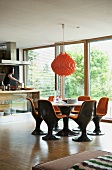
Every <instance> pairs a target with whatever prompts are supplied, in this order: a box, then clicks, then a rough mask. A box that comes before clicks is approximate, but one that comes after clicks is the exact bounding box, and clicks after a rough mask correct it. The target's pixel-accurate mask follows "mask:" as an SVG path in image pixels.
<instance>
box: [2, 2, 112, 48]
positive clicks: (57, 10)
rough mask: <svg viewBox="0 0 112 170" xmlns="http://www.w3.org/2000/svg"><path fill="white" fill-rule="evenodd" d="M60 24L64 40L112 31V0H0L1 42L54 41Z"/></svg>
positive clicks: (33, 43)
mask: <svg viewBox="0 0 112 170" xmlns="http://www.w3.org/2000/svg"><path fill="white" fill-rule="evenodd" d="M62 24H64V25H65V28H64V41H74V40H82V39H87V38H96V37H102V36H109V35H112V0H0V43H3V42H16V45H17V48H28V47H35V46H43V45H49V44H54V43H55V42H60V41H63V30H62ZM77 27H80V28H77Z"/></svg>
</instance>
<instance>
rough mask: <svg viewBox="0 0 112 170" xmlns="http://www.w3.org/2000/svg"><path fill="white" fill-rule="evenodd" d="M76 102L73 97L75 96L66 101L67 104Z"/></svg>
mask: <svg viewBox="0 0 112 170" xmlns="http://www.w3.org/2000/svg"><path fill="white" fill-rule="evenodd" d="M76 102H77V99H75V98H70V99H67V103H68V104H74V103H76Z"/></svg>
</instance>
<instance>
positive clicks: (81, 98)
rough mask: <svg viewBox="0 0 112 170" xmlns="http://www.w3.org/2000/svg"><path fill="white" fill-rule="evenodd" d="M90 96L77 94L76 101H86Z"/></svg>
mask: <svg viewBox="0 0 112 170" xmlns="http://www.w3.org/2000/svg"><path fill="white" fill-rule="evenodd" d="M90 99H91V98H90V96H79V97H78V101H86V100H90Z"/></svg>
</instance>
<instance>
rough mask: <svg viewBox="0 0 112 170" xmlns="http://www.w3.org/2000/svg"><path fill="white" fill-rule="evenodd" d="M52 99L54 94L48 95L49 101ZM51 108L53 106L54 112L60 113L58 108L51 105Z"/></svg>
mask: <svg viewBox="0 0 112 170" xmlns="http://www.w3.org/2000/svg"><path fill="white" fill-rule="evenodd" d="M53 99H54V96H49V98H48V100H49V101H50V102H53ZM53 108H54V111H55V113H57V114H58V113H60V110H59V109H58V107H56V106H53Z"/></svg>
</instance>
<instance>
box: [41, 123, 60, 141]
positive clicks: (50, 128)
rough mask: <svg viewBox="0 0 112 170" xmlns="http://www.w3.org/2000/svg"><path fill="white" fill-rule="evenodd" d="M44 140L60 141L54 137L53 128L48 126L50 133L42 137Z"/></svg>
mask: <svg viewBox="0 0 112 170" xmlns="http://www.w3.org/2000/svg"><path fill="white" fill-rule="evenodd" d="M42 139H43V140H58V139H60V137H56V136H55V135H53V127H51V126H49V125H48V133H47V135H46V136H44V137H42Z"/></svg>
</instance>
